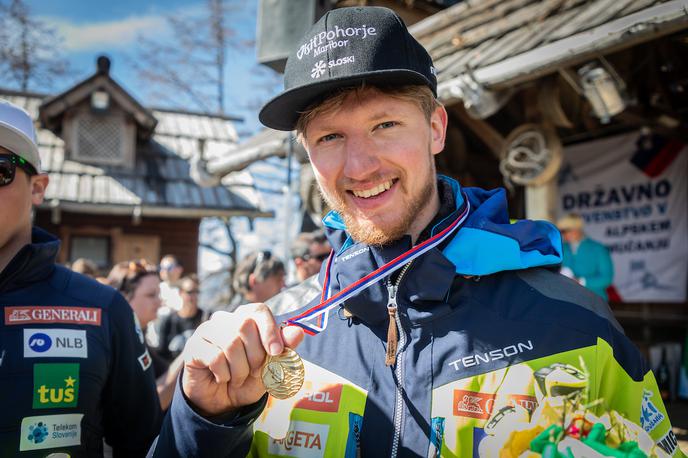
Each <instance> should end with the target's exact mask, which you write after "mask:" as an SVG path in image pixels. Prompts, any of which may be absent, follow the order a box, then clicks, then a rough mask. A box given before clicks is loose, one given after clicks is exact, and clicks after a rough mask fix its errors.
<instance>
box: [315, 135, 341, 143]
mask: <svg viewBox="0 0 688 458" xmlns="http://www.w3.org/2000/svg"><path fill="white" fill-rule="evenodd" d="M337 138H339V134H327V135H323V136H322V137H320V138H319V139H318V143H327V142H331V141H332V140H336V139H337Z"/></svg>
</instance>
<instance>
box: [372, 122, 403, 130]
mask: <svg viewBox="0 0 688 458" xmlns="http://www.w3.org/2000/svg"><path fill="white" fill-rule="evenodd" d="M397 124H398V123H397V122H396V121H385V122H381V123H380V124H378V125H377V127H378V128H380V129H389V128H390V127H394V126H396V125H397Z"/></svg>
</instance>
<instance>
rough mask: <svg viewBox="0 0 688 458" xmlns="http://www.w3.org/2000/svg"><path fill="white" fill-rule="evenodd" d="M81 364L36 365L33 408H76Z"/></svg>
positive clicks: (34, 369)
mask: <svg viewBox="0 0 688 458" xmlns="http://www.w3.org/2000/svg"><path fill="white" fill-rule="evenodd" d="M78 400H79V364H78V363H73V364H34V366H33V408H34V409H51V408H54V407H76V405H77V402H78Z"/></svg>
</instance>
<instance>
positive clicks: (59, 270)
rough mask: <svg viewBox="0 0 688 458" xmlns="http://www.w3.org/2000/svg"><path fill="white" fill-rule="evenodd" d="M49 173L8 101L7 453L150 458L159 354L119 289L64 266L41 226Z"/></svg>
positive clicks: (3, 220)
mask: <svg viewBox="0 0 688 458" xmlns="http://www.w3.org/2000/svg"><path fill="white" fill-rule="evenodd" d="M47 186H48V175H47V174H45V173H42V172H41V161H40V156H39V154H38V146H37V142H36V132H35V129H34V125H33V120H32V119H31V117H30V116H29V114H28V113H27V112H26V111H24V110H23V109H21V108H20V107H18V106H16V105H13V104H11V103H8V102H6V101H3V100H0V307H2V309H3V313H2V314H1V315H0V316H1V317H2V318H0V320H2V321H0V393H2V395H1V399H2V401H1V402H0V406H2V414H0V456H46V455H47V456H71V457H92V456H96V457H97V456H103V439H105V441H106V442H107V443H108V444H109V445H110V446H112V448H113V451H114V455H115V456H143V455H145V452H146V450H147V448H148V447H149V446H150V443H151V442H152V440H153V438H154V437H155V434H156V433H157V431H158V428H159V425H160V421H161V416H162V415H161V412H160V404H159V401H158V397H157V392H156V389H155V383H154V380H153V374H152V370H150V369H149V367H150V355H149V354H148V352H147V350H146V347H145V345H144V343H143V333H142V332H141V330H140V329H138V328H137V325H136V324H135V320H134V315H133V312H132V310H131V307H129V304H127V302H126V301H125V300H124V298H123V297H122V296H121V295H120V294H119V293H117V292H116V291H115V290H114V289H112V288H110V287H108V286H104V285H101V284H100V283H98V282H96V281H95V280H93V279H91V278H89V277H86V276H84V275H81V274H78V273H75V272H72V271H70V270H69V269H67V268H65V267H64V266H59V265H57V264H56V263H55V259H56V256H57V253H58V251H59V248H60V242H59V240H58V239H56V238H55V237H54V236H52V235H51V234H48V233H47V232H45V231H43V230H41V229H39V228H37V227H33V228H32V224H31V213H32V208H33V206H36V205H39V204H41V202H42V201H43V198H44V195H45V191H46V187H47Z"/></svg>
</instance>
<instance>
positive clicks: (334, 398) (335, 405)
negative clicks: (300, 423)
mask: <svg viewBox="0 0 688 458" xmlns="http://www.w3.org/2000/svg"><path fill="white" fill-rule="evenodd" d="M341 398H342V385H341V384H338V385H329V386H327V387H325V388H322V389H321V390H309V391H306V394H305V395H304V396H303V398H301V399H300V400H299V401H297V402H296V404H295V405H294V407H296V408H299V409H306V410H315V411H317V412H337V411H338V410H339V401H340V399H341Z"/></svg>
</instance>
